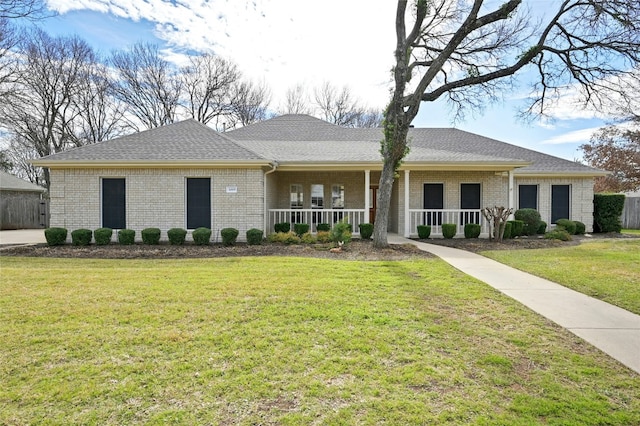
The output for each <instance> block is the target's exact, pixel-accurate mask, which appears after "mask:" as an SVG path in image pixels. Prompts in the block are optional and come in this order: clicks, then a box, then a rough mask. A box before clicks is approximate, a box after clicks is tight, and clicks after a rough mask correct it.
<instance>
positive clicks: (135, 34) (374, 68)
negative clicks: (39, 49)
mask: <svg viewBox="0 0 640 426" xmlns="http://www.w3.org/2000/svg"><path fill="white" fill-rule="evenodd" d="M46 1H47V4H48V6H49V8H50V9H51V10H53V11H55V12H57V13H58V15H57V16H55V17H52V18H49V19H47V20H45V21H43V22H41V23H40V24H39V25H41V26H42V27H43V28H44V29H45V30H46V31H48V32H49V33H51V34H56V35H62V34H64V35H70V34H77V35H79V36H80V37H82V38H84V39H85V40H87V41H88V42H89V43H90V44H91V45H92V46H93V47H94V48H95V49H96V50H98V51H100V52H102V53H104V54H108V53H109V52H110V51H111V50H113V49H123V48H126V47H128V46H130V45H131V44H133V43H135V42H138V41H149V42H153V43H156V44H158V45H159V46H160V47H161V49H162V51H163V53H164V54H165V55H166V57H167V59H170V60H173V61H176V62H179V61H180V60H181V59H182V58H183V55H184V53H187V52H205V51H207V52H214V53H216V54H219V55H222V56H224V57H226V58H229V59H232V60H233V61H234V62H236V63H237V64H238V65H239V67H240V69H241V70H242V71H243V73H244V74H245V75H247V76H248V77H249V78H251V79H253V80H254V81H256V82H261V81H264V82H265V83H266V84H267V85H268V86H270V87H271V90H272V93H273V102H272V107H273V108H277V106H278V103H279V102H280V100H279V99H281V98H282V97H283V96H284V94H285V92H286V90H287V89H288V88H290V87H292V86H294V85H296V84H302V85H305V86H307V87H310V88H314V87H318V86H319V85H320V84H321V83H322V82H324V81H329V82H331V83H332V84H333V85H334V86H338V87H342V86H345V85H346V86H348V87H349V88H350V89H351V91H352V92H353V93H354V94H355V95H356V96H357V97H358V98H359V99H361V100H362V102H363V103H366V104H367V105H369V106H370V107H377V108H380V109H382V108H383V107H384V105H385V103H386V101H387V99H388V96H389V87H390V85H389V80H390V69H391V67H392V64H393V47H394V43H395V39H394V38H395V33H394V19H395V2H393V1H388V0H387V1H384V2H379V3H377V4H376V5H375V7H372V6H371V3H372V2H371V1H370V0H348V1H345V0H324V1H322V2H318V1H307V0H246V1H245V0H208V1H207V0H191V1H190V0H46ZM536 1H541V0H536ZM542 1H545V2H547V3H553V2H549V1H547V0H542ZM523 90H524V88H523ZM523 94H524V92H522V93H515V94H506V95H505V99H504V100H503V101H502V102H501V103H500V104H495V105H489V106H487V108H486V110H485V111H484V112H483V113H482V114H467V116H466V119H465V121H460V122H457V123H455V127H457V128H460V129H462V130H466V131H470V132H474V133H478V134H481V135H484V136H488V137H492V138H495V139H499V140H503V141H506V142H509V143H513V144H516V145H520V146H524V147H527V148H530V149H534V150H537V151H542V152H545V153H549V154H552V155H556V156H559V157H562V158H566V159H570V160H573V159H575V158H579V157H580V151H579V149H578V146H579V145H580V144H582V143H585V142H588V141H589V138H590V136H591V134H592V133H593V131H594V130H595V129H597V128H598V127H599V126H602V125H605V124H606V122H605V119H606V118H607V117H605V116H604V115H602V114H598V113H596V112H592V111H586V110H584V109H582V108H576V106H575V104H573V103H572V102H571V96H566V97H565V98H564V99H563V100H562V102H560V103H559V104H558V105H557V106H556V107H555V108H553V110H552V111H551V115H552V117H551V118H552V119H551V120H544V121H542V120H538V121H536V122H533V123H523V122H520V121H519V120H518V119H517V118H516V115H517V108H518V107H519V106H521V105H522V100H521V99H522V95H523ZM452 119H453V116H452V114H451V113H450V112H449V108H448V106H447V105H446V103H444V102H436V103H432V104H426V103H425V104H423V105H422V107H421V112H420V114H419V115H418V117H417V118H416V120H415V121H414V125H415V126H416V127H452V126H453V123H452Z"/></svg>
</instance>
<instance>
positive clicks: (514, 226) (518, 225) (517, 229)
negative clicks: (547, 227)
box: [508, 220, 524, 238]
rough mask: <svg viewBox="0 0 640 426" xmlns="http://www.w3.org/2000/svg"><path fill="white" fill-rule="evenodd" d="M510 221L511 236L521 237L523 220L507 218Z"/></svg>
mask: <svg viewBox="0 0 640 426" xmlns="http://www.w3.org/2000/svg"><path fill="white" fill-rule="evenodd" d="M508 222H511V238H515V237H521V236H522V231H523V230H524V222H523V221H521V220H509V221H508Z"/></svg>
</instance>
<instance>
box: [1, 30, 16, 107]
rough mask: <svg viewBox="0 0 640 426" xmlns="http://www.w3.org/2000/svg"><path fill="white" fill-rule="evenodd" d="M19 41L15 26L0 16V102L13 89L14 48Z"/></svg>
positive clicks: (14, 73) (14, 71)
mask: <svg viewBox="0 0 640 426" xmlns="http://www.w3.org/2000/svg"><path fill="white" fill-rule="evenodd" d="M19 41H20V35H19V32H18V30H17V29H16V28H15V26H14V25H13V24H12V23H11V22H10V21H9V19H6V18H0V102H2V100H3V98H5V97H6V96H8V95H9V94H10V93H11V91H12V90H13V83H14V79H15V77H16V71H17V65H18V56H17V55H16V54H15V52H14V48H15V47H16V46H17V45H18V43H19Z"/></svg>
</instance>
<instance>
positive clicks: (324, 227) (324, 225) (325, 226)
mask: <svg viewBox="0 0 640 426" xmlns="http://www.w3.org/2000/svg"><path fill="white" fill-rule="evenodd" d="M316 231H318V232H320V231H324V232H329V231H331V225H329V224H328V223H319V224H317V225H316Z"/></svg>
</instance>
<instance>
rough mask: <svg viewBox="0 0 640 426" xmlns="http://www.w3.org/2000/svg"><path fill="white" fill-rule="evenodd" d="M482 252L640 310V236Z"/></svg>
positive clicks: (637, 311) (590, 293)
mask: <svg viewBox="0 0 640 426" xmlns="http://www.w3.org/2000/svg"><path fill="white" fill-rule="evenodd" d="M482 254H483V255H485V256H487V257H490V258H492V259H495V260H497V261H499V262H502V263H505V264H507V265H510V266H513V267H515V268H518V269H521V270H523V271H527V272H530V273H532V274H535V275H538V276H541V277H543V278H547V279H549V280H551V281H554V282H557V283H558V284H562V285H563V286H565V287H569V288H572V289H574V290H576V291H579V292H581V293H584V294H587V295H589V296H592V297H596V298H598V299H601V300H604V301H605V302H608V303H611V304H613V305H616V306H619V307H621V308H624V309H627V310H629V311H631V312H635V313H636V314H640V239H629V240H623V239H609V240H592V241H588V242H584V243H582V244H580V245H578V246H569V247H561V248H553V249H539V250H511V251H506V250H504V251H490V252H485V253H482Z"/></svg>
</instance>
